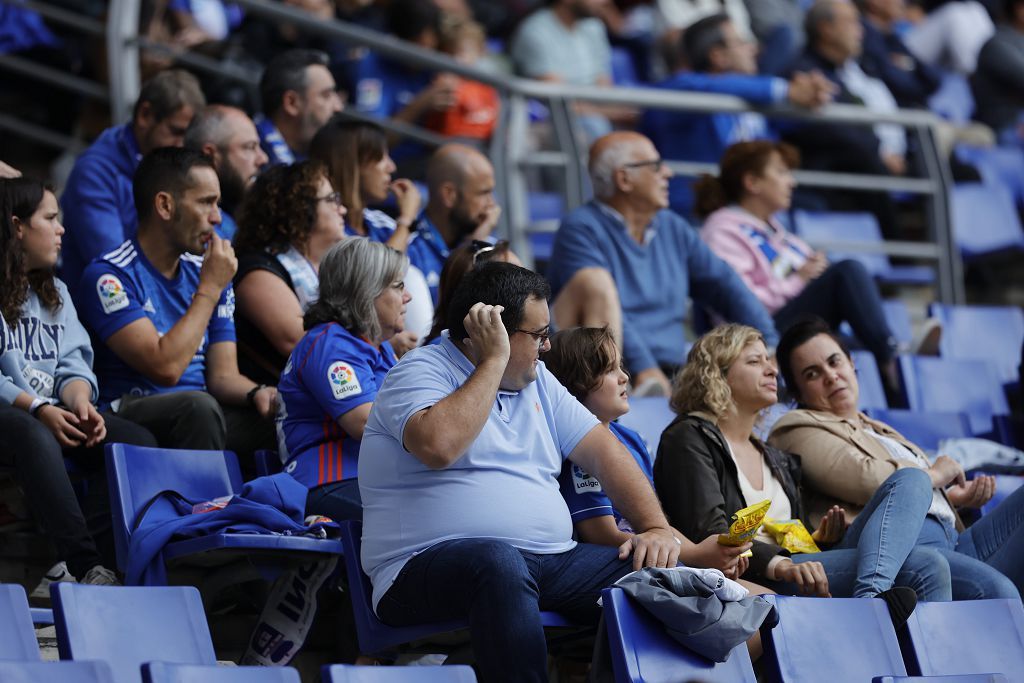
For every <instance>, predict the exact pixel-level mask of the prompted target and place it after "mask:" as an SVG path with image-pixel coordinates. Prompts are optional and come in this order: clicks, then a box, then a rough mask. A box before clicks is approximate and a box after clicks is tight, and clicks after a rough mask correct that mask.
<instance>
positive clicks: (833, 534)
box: [811, 505, 846, 545]
mask: <svg viewBox="0 0 1024 683" xmlns="http://www.w3.org/2000/svg"><path fill="white" fill-rule="evenodd" d="M845 534H846V511H845V510H843V508H841V507H839V506H838V505H833V506H832V507H831V509H829V511H828V512H826V513H825V516H824V517H822V518H821V523H820V524H818V528H817V529H815V530H814V533H813V534H811V538H813V539H814V542H815V543H824V544H825V545H832V544H833V543H838V542H839V541H840V540H841V539H842V538H843V536H844V535H845Z"/></svg>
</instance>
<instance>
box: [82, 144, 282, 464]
mask: <svg viewBox="0 0 1024 683" xmlns="http://www.w3.org/2000/svg"><path fill="white" fill-rule="evenodd" d="M134 187H135V207H136V209H137V210H138V215H139V232H138V235H137V236H136V237H135V238H133V239H130V240H128V241H126V242H125V243H124V244H122V245H121V246H120V247H118V248H117V249H115V250H114V251H112V252H110V253H108V254H105V255H104V256H102V257H100V258H97V259H96V260H94V261H93V262H92V263H91V264H89V266H88V267H87V268H86V269H85V273H84V274H83V276H82V280H81V282H80V283H79V286H78V288H77V290H76V291H75V300H76V302H77V304H78V307H79V310H80V311H81V313H82V318H83V320H84V321H85V323H86V324H87V325H88V326H89V328H90V331H91V332H92V334H93V335H94V337H95V338H97V339H99V340H101V341H102V342H103V345H102V346H100V347H99V348H98V349H97V364H96V365H97V374H98V375H99V378H100V402H101V404H102V405H104V406H111V407H112V408H113V410H114V411H115V412H117V414H118V415H119V416H121V417H123V418H125V419H128V420H131V421H132V422H135V423H137V424H140V425H142V426H144V427H146V428H147V429H149V430H150V431H152V432H153V433H154V434H155V435H156V438H157V441H159V442H160V445H161V446H162V447H164V448H196V449H210V450H223V449H225V448H227V449H229V450H232V451H234V452H235V453H237V454H239V456H240V457H241V458H243V459H244V458H245V456H246V455H247V454H250V453H252V452H253V451H255V450H256V449H257V448H267V447H269V446H270V445H271V444H273V440H274V439H273V424H272V423H271V421H270V419H269V418H271V417H272V416H273V414H274V404H275V402H276V399H277V390H276V389H275V388H274V387H272V386H264V385H259V384H256V383H255V382H253V381H252V380H251V379H248V378H247V377H245V376H243V375H241V374H240V373H239V372H238V361H237V357H236V350H235V324H234V310H235V294H234V290H233V289H232V288H231V278H232V276H233V275H234V274H235V270H236V268H237V267H238V263H237V261H236V260H235V253H234V250H233V249H232V248H231V244H230V243H228V242H227V241H226V240H222V239H221V238H219V237H217V235H216V233H215V232H214V226H215V225H216V224H217V223H219V222H220V211H219V210H218V209H217V201H218V200H219V199H220V188H219V185H218V183H217V172H216V171H215V170H214V168H213V163H212V162H211V161H210V159H209V158H208V157H206V156H204V155H202V154H200V153H199V152H195V151H193V150H186V149H175V148H169V147H163V148H160V149H158V150H154V151H152V152H150V153H149V154H147V155H146V156H145V157H144V158H143V160H142V163H141V164H139V168H138V170H137V171H136V172H135V180H134Z"/></svg>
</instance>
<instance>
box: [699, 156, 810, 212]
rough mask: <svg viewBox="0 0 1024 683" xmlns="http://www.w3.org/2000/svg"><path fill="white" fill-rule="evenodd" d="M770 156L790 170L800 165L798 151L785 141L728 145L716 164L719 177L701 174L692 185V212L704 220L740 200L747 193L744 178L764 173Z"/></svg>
mask: <svg viewBox="0 0 1024 683" xmlns="http://www.w3.org/2000/svg"><path fill="white" fill-rule="evenodd" d="M773 153H778V155H779V156H780V157H782V163H784V164H786V166H788V167H789V168H791V169H792V168H796V167H797V166H799V165H800V152H799V151H797V149H796V147H793V146H792V145H788V144H786V143H785V142H773V141H772V140H753V141H751V142H737V143H736V144H735V145H730V146H729V147H728V148H727V149H726V150H725V152H724V153H723V154H722V160H721V161H719V162H718V177H717V178H716V177H715V176H713V175H709V174H707V173H704V174H703V175H701V176H700V177H699V178H698V179H697V182H696V183H694V186H693V194H694V197H695V198H696V199H695V202H694V204H695V206H694V211H695V212H696V213H697V215H698V216H700V217H701V218H706V217H707V216H710V215H711V214H712V213H714V212H715V211H718V210H719V209H720V208H722V207H723V206H728V205H729V204H736V203H738V202H739V201H740V200H741V199H743V195H745V194H746V192H747V191H746V188H744V186H743V178H744V176H746V175H747V174H753V175H757V176H759V175H761V174H763V173H764V170H765V168H767V167H768V162H769V161H771V158H772V154H773Z"/></svg>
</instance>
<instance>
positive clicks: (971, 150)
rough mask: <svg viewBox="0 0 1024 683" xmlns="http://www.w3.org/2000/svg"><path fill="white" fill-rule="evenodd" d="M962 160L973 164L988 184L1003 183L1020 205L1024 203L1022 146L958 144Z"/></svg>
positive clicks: (1023, 157)
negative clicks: (972, 145)
mask: <svg viewBox="0 0 1024 683" xmlns="http://www.w3.org/2000/svg"><path fill="white" fill-rule="evenodd" d="M955 151H956V155H957V158H959V159H960V161H963V162H965V163H968V164H971V165H973V166H974V167H975V168H977V169H978V171H979V172H980V173H981V179H982V182H984V183H985V184H986V185H1001V186H1003V187H1005V188H1006V189H1007V190H1009V191H1010V195H1011V196H1012V197H1013V199H1014V201H1015V202H1017V204H1018V205H1020V204H1024V150H1021V148H1020V147H998V146H997V147H971V146H968V145H957V146H956V148H955Z"/></svg>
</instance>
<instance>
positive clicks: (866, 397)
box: [850, 351, 889, 410]
mask: <svg viewBox="0 0 1024 683" xmlns="http://www.w3.org/2000/svg"><path fill="white" fill-rule="evenodd" d="M850 357H851V358H852V359H853V366H854V367H855V368H856V369H857V384H858V386H859V387H860V409H861V410H885V409H887V408H888V407H889V401H888V399H887V398H886V397H885V386H884V385H883V384H882V374H881V373H880V372H879V371H878V362H877V361H876V360H875V356H874V355H873V354H872V353H871V352H870V351H850Z"/></svg>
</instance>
